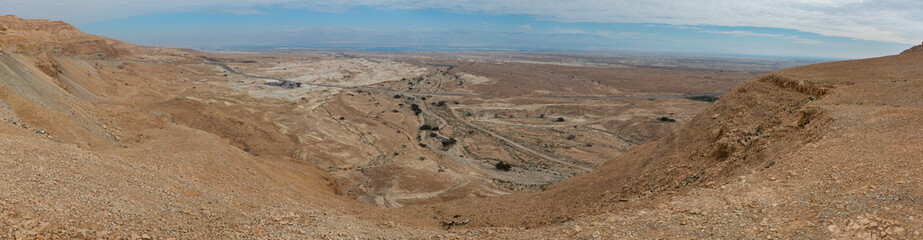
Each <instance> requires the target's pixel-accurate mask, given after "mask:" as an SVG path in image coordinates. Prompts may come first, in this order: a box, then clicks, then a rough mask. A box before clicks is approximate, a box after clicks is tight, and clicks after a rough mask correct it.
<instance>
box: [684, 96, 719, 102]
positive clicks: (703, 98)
mask: <svg viewBox="0 0 923 240" xmlns="http://www.w3.org/2000/svg"><path fill="white" fill-rule="evenodd" d="M686 99H689V100H693V101H702V102H715V101H718V99H721V98H720V97H718V96H692V97H686Z"/></svg>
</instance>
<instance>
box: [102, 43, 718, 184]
mask: <svg viewBox="0 0 923 240" xmlns="http://www.w3.org/2000/svg"><path fill="white" fill-rule="evenodd" d="M94 60H99V59H94ZM108 61H129V62H147V63H161V64H210V65H215V66H219V67H221V68H223V69H225V70H227V71H228V72H230V73H232V74H237V75H241V76H244V77H249V78H258V79H269V80H276V81H288V82H295V83H301V84H303V85H308V86H316V87H327V88H338V89H344V90H358V91H367V92H378V93H388V94H403V95H411V96H444V97H477V98H500V96H496V95H483V94H465V93H433V92H406V91H393V90H384V89H375V88H363V87H349V86H338V85H330V84H320V83H307V82H298V81H291V80H286V79H280V78H274V77H265V76H256V75H251V74H247V73H244V72H240V71H237V70H236V69H234V68H232V67H231V66H228V65H227V64H224V63H220V62H200V63H190V62H172V61H152V60H135V59H112V60H108ZM725 93H727V90H724V91H720V92H714V93H704V94H686V95H667V96H650V97H639V96H536V97H530V98H548V99H570V100H619V99H666V98H688V97H702V96H720V95H724V94H725ZM449 110H450V111H451V112H452V115H453V116H454V117H455V118H457V119H458V120H459V121H460V122H462V123H463V124H465V125H467V126H469V127H472V128H474V129H477V130H479V131H482V132H485V133H487V134H488V135H490V136H493V137H494V138H497V139H500V140H501V141H503V142H506V143H507V144H509V145H510V146H513V147H516V148H518V149H520V150H522V151H525V152H528V153H531V154H532V155H535V156H537V157H540V158H542V159H545V160H548V161H552V162H556V163H559V164H561V165H564V166H567V167H571V168H576V169H580V170H582V171H585V172H590V171H592V170H593V169H591V168H588V167H584V166H580V165H576V164H573V163H569V162H566V161H563V160H560V159H557V158H553V157H551V156H548V155H545V154H543V153H541V152H538V151H535V150H533V149H531V148H528V147H526V146H523V145H522V144H519V143H517V142H515V141H513V140H510V139H508V138H505V137H503V136H500V135H499V134H497V133H494V132H492V131H489V130H487V129H484V128H482V127H480V126H478V125H476V124H472V123H471V122H469V121H468V120H467V119H465V118H462V117H461V116H460V115H458V112H457V111H455V108H451V107H450V108H449Z"/></svg>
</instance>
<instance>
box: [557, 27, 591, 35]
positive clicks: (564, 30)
mask: <svg viewBox="0 0 923 240" xmlns="http://www.w3.org/2000/svg"><path fill="white" fill-rule="evenodd" d="M551 33H559V34H586V33H587V32H586V31H583V30H580V29H569V28H554V31H551Z"/></svg>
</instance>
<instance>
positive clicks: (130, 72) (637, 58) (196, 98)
mask: <svg viewBox="0 0 923 240" xmlns="http://www.w3.org/2000/svg"><path fill="white" fill-rule="evenodd" d="M920 52H923V51H921V50H920V47H914V48H911V49H909V50H907V51H905V52H904V53H902V54H899V55H892V56H886V57H880V58H873V59H864V60H850V61H837V62H827V63H818V62H820V61H819V60H810V59H791V58H781V57H780V58H769V57H765V58H758V57H724V56H714V55H696V54H666V53H664V54H654V53H643V54H642V53H616V52H612V53H579V52H497V51H470V52H469V51H464V52H366V51H332V50H331V51H321V50H310V49H300V48H284V49H272V50H260V51H246V50H224V51H200V50H191V49H181V48H158V47H149V46H141V45H135V44H131V43H127V42H123V41H119V40H114V39H110V38H106V37H101V36H96V35H91V34H86V33H84V32H82V31H80V30H78V29H77V28H75V27H73V26H71V25H69V24H67V23H64V22H61V21H50V20H32V19H22V18H19V17H16V16H2V17H0V120H2V121H0V209H2V213H0V239H314V238H319V239H376V238H383V239H536V238H537V239H567V238H579V239H757V238H761V239H816V238H820V239H834V238H835V239H857V238H862V239H881V238H893V239H919V238H923V235H920V231H923V219H921V218H923V215H921V214H923V204H921V201H923V188H921V187H920V186H921V184H923V182H921V179H923V178H921V177H923V168H921V167H923V161H921V160H923V158H921V156H923V124H921V123H923V92H921V91H923V68H921V67H923V53H920ZM895 54H897V53H895ZM917 199H921V201H917Z"/></svg>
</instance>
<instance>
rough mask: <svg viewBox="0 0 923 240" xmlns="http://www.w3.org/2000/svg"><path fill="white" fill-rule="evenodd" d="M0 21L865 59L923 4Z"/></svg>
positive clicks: (208, 38) (327, 4)
mask: <svg viewBox="0 0 923 240" xmlns="http://www.w3.org/2000/svg"><path fill="white" fill-rule="evenodd" d="M0 14H15V15H19V16H20V17H24V18H45V19H59V20H64V21H67V22H70V23H72V24H74V25H75V26H77V27H78V28H81V29H82V30H84V31H86V32H89V33H94V34H99V35H104V36H108V37H113V38H116V39H121V40H126V41H130V42H134V43H138V44H159V45H165V46H188V47H200V48H220V47H228V46H244V45H269V46H273V45H298V44H301V43H304V44H305V45H312V44H317V43H344V42H349V43H352V44H390V45H395V44H401V43H404V44H408V45H414V44H421V45H422V44H430V45H439V44H441V43H442V44H448V43H446V42H451V45H466V44H467V45H470V46H489V45H502V46H503V47H507V48H511V49H517V48H521V49H530V48H529V47H530V46H534V45H536V44H539V45H541V46H542V49H555V48H561V49H564V50H593V51H599V50H602V51H605V50H640V51H679V52H693V53H721V54H744V55H779V56H811V57H840V58H860V57H873V56H882V55H890V54H896V53H898V52H900V51H901V50H902V49H905V48H908V47H910V46H912V45H915V44H919V43H920V41H923V1H919V0H880V1H874V0H871V1H870V0H839V1H838V0H783V1H766V0H762V1H757V0H699V1H694V0H659V1H657V0H650V1H628V0H608V1H603V0H568V1H551V0H508V1H503V0H457V1H446V0H433V1H420V0H353V1H313V0H308V1H304V0H260V1H257V0H221V1H218V0H200V1H191V0H159V1H133V0H120V1H114V0H80V1H77V0H56V1H47V0H18V1H10V0H0ZM460 30H463V31H460Z"/></svg>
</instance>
